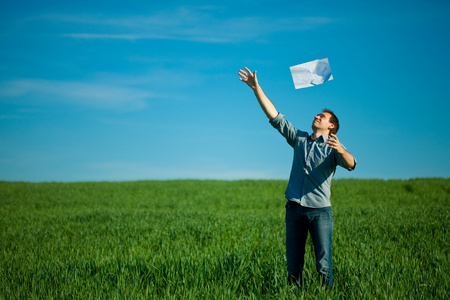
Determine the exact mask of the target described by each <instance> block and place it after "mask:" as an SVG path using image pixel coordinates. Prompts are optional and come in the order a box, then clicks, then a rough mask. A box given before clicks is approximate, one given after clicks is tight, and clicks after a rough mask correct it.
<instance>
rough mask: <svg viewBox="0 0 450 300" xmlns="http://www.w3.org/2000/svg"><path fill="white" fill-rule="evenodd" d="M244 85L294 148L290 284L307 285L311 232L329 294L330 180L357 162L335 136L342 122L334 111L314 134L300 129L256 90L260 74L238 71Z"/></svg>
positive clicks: (320, 118) (318, 121) (317, 121)
mask: <svg viewBox="0 0 450 300" xmlns="http://www.w3.org/2000/svg"><path fill="white" fill-rule="evenodd" d="M238 74H239V76H240V78H239V79H240V80H241V81H243V82H245V83H246V84H247V85H248V86H249V87H250V88H251V89H252V90H253V91H254V93H255V96H256V98H257V99H258V102H259V104H260V106H261V108H262V109H263V111H264V113H265V114H266V116H267V117H268V118H269V121H270V124H272V126H273V127H275V128H276V129H277V130H278V131H279V132H280V133H281V134H282V135H283V136H284V137H285V138H286V141H287V142H288V143H289V145H291V146H292V147H293V148H294V159H293V162H292V169H291V174H290V178H289V183H288V186H287V188H286V192H285V195H286V198H287V200H288V201H287V203H286V258H287V270H288V282H289V283H290V284H292V283H294V284H296V285H298V284H302V282H303V275H302V273H303V265H304V256H305V243H306V238H307V235H308V231H309V233H310V234H311V238H312V241H313V244H314V252H315V257H316V268H317V271H318V272H319V279H320V281H321V283H322V284H325V285H326V286H327V287H328V288H331V287H332V286H333V268H332V261H331V236H332V232H333V216H332V213H331V202H330V196H331V179H332V177H333V175H334V173H335V171H336V167H337V166H338V165H339V166H341V167H344V168H346V169H347V170H349V171H351V170H354V169H355V167H356V160H355V158H354V157H353V155H352V154H350V153H349V152H348V151H347V150H346V149H345V148H344V147H343V146H342V145H341V144H340V143H339V139H338V138H337V136H336V133H337V131H338V129H339V121H338V119H337V117H336V116H335V115H334V113H333V112H332V111H330V110H323V112H322V113H319V114H318V115H317V116H315V117H314V120H313V123H312V125H311V128H312V130H313V133H312V134H311V135H309V134H308V133H307V132H304V131H301V130H298V129H296V128H295V127H293V126H292V124H291V123H290V122H289V121H287V120H286V118H285V117H284V116H283V115H282V114H279V113H278V111H277V110H276V108H275V106H274V105H273V103H272V102H271V101H270V100H269V98H267V96H266V95H265V94H264V92H263V90H262V89H261V87H260V85H259V84H258V79H257V78H256V71H255V72H254V73H252V72H251V71H250V70H249V69H248V68H245V71H244V70H239V73H238Z"/></svg>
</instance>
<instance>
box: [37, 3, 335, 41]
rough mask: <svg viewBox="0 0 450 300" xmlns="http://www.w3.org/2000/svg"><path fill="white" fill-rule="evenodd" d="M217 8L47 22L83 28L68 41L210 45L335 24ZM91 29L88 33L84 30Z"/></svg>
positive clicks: (58, 17) (51, 17) (68, 34)
mask: <svg viewBox="0 0 450 300" xmlns="http://www.w3.org/2000/svg"><path fill="white" fill-rule="evenodd" d="M220 11H221V10H220V9H215V8H214V7H179V8H177V9H175V10H173V11H159V12H156V13H154V14H152V15H147V16H145V15H134V16H125V17H124V16H120V17H103V16H97V15H95V16H94V15H46V16H44V18H45V19H47V20H53V21H58V22H66V23H71V24H75V25H77V24H78V25H80V26H79V27H80V29H77V30H80V31H77V32H76V31H72V32H66V33H64V34H62V36H65V37H71V38H79V39H124V40H139V39H171V40H188V41H195V42H207V43H234V42H241V41H246V40H254V39H264V38H265V37H267V36H269V35H271V34H274V33H277V32H285V31H305V30H312V29H315V28H317V27H319V26H323V25H326V24H329V23H331V22H334V20H333V19H330V18H326V17H283V18H277V17H271V16H248V17H231V18H230V17H223V15H222V14H221V12H220ZM83 25H88V26H87V27H86V28H89V29H88V30H84V31H83V29H81V28H82V27H83Z"/></svg>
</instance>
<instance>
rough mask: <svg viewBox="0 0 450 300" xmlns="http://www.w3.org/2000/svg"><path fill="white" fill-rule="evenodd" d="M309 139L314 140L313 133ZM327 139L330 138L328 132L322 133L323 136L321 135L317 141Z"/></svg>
mask: <svg viewBox="0 0 450 300" xmlns="http://www.w3.org/2000/svg"><path fill="white" fill-rule="evenodd" d="M308 139H309V140H312V141H314V140H313V138H312V134H311V135H310V136H309V137H308ZM321 139H322V140H321ZM327 139H328V134H322V135H321V136H319V137H318V138H317V140H316V141H320V142H325V141H326V140H327Z"/></svg>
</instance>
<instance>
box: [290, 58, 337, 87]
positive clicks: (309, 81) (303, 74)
mask: <svg viewBox="0 0 450 300" xmlns="http://www.w3.org/2000/svg"><path fill="white" fill-rule="evenodd" d="M290 69H291V74H292V79H293V80H294V85H295V88H296V89H301V88H306V87H310V86H315V85H318V84H322V83H324V82H325V81H329V80H332V79H333V75H331V68H330V64H329V63H328V58H326V57H324V58H321V59H317V60H313V61H310V62H307V63H304V64H300V65H296V66H293V67H290Z"/></svg>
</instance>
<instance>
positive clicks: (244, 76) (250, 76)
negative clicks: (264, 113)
mask: <svg viewBox="0 0 450 300" xmlns="http://www.w3.org/2000/svg"><path fill="white" fill-rule="evenodd" d="M238 74H239V76H241V77H240V78H239V80H240V81H243V82H245V83H246V84H247V85H248V86H249V87H250V88H251V89H253V90H254V89H255V88H256V86H257V85H258V79H257V78H256V71H255V72H253V73H252V72H251V71H250V70H249V68H247V67H245V71H243V70H239V73H238Z"/></svg>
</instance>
